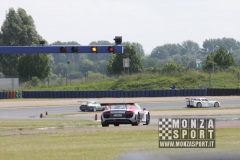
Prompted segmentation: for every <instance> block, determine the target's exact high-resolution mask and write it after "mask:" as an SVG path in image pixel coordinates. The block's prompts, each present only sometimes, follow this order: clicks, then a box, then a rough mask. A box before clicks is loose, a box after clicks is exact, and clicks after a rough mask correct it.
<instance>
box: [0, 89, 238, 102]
mask: <svg viewBox="0 0 240 160" xmlns="http://www.w3.org/2000/svg"><path fill="white" fill-rule="evenodd" d="M234 95H235V96H237V95H240V89H222V88H219V89H218V88H217V89H216V88H208V89H167V90H133V91H131V90H130V91H129V90H126V91H125V90H116V91H21V92H20V91H5V92H0V99H12V98H124V97H126V98H127V97H128V98H131V97H179V96H181V97H187V96H234Z"/></svg>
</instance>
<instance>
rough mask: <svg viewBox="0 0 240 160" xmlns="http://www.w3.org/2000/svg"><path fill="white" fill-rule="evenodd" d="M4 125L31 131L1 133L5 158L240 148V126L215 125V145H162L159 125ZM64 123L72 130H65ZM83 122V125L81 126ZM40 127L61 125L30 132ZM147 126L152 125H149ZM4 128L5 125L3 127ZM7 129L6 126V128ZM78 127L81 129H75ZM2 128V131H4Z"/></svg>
mask: <svg viewBox="0 0 240 160" xmlns="http://www.w3.org/2000/svg"><path fill="white" fill-rule="evenodd" d="M0 123H1V127H0V128H1V129H3V128H7V127H9V128H8V129H10V128H11V129H10V130H7V131H8V132H9V131H12V132H13V133H16V132H18V133H21V132H22V130H20V128H25V126H28V127H30V128H31V129H27V131H28V132H29V133H30V134H17V135H15V134H13V135H11V134H9V135H1V136H0V142H1V143H0V155H1V157H0V159H4V160H12V159H18V160H28V159H29V160H30V159H31V160H32V159H34V160H40V159H45V160H55V159H58V160H61V159H64V160H65V159H71V160H74V159H76V160H78V159H83V160H84V159H91V160H94V159H98V160H99V159H100V160H101V159H104V160H107V159H117V158H118V157H119V156H121V155H123V154H127V153H133V152H135V153H143V152H148V153H152V152H157V153H158V154H162V153H164V154H168V153H172V152H173V151H174V153H175V152H176V153H181V154H188V153H189V152H191V153H192V154H194V153H196V154H202V152H211V153H212V154H218V152H222V151H224V152H237V150H238V148H240V137H239V136H238V135H239V133H240V128H221V129H216V143H217V148H216V149H211V150H209V149H199V150H198V149H174V150H173V149H159V148H158V130H157V126H156V128H155V126H145V127H142V126H138V127H131V126H120V127H113V126H111V127H107V128H102V127H100V126H99V124H96V123H95V122H90V121H79V120H64V121H63V120H36V121H33V120H31V121H30V120H20V121H19V120H11V121H10V120H0ZM65 126H72V127H73V128H72V131H70V132H64V131H66V130H67V129H66V128H65ZM79 126H81V127H79ZM93 126H94V127H93ZM41 127H58V131H62V132H51V134H47V133H44V134H43V133H41V132H39V133H38V134H31V132H33V131H34V130H36V129H37V128H41ZM148 127H152V128H150V129H148ZM3 130H4V129H3ZM4 131H6V130H4ZM75 131H78V132H75ZM1 132H2V131H1Z"/></svg>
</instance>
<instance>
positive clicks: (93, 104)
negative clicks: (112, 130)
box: [79, 101, 105, 112]
mask: <svg viewBox="0 0 240 160" xmlns="http://www.w3.org/2000/svg"><path fill="white" fill-rule="evenodd" d="M79 109H80V110H81V111H94V112H95V111H103V110H105V107H104V106H101V104H100V103H99V102H97V101H86V102H82V103H81V105H80V107H79Z"/></svg>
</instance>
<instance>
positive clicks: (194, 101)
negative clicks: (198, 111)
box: [186, 98, 221, 108]
mask: <svg viewBox="0 0 240 160" xmlns="http://www.w3.org/2000/svg"><path fill="white" fill-rule="evenodd" d="M186 105H187V107H196V108H201V107H220V106H221V104H220V102H218V101H209V100H208V99H206V98H186Z"/></svg>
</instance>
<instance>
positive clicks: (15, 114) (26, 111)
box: [0, 99, 240, 119]
mask: <svg viewBox="0 0 240 160" xmlns="http://www.w3.org/2000/svg"><path fill="white" fill-rule="evenodd" d="M9 103H11V102H9ZM220 103H221V105H222V107H221V108H228V107H234V106H240V99H239V100H238V99H231V100H228V99H227V100H220ZM0 105H1V101H0ZM139 105H140V106H141V107H142V108H146V109H147V110H149V111H154V110H166V109H184V108H186V104H185V101H168V102H166V101H163V102H140V103H139ZM46 112H47V113H48V114H51V115H55V114H69V113H79V112H80V110H79V105H66V106H60V107H59V106H33V107H20V108H18V107H14V108H0V119H28V118H39V116H40V114H41V113H42V114H43V115H45V114H46ZM98 113H99V112H98Z"/></svg>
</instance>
